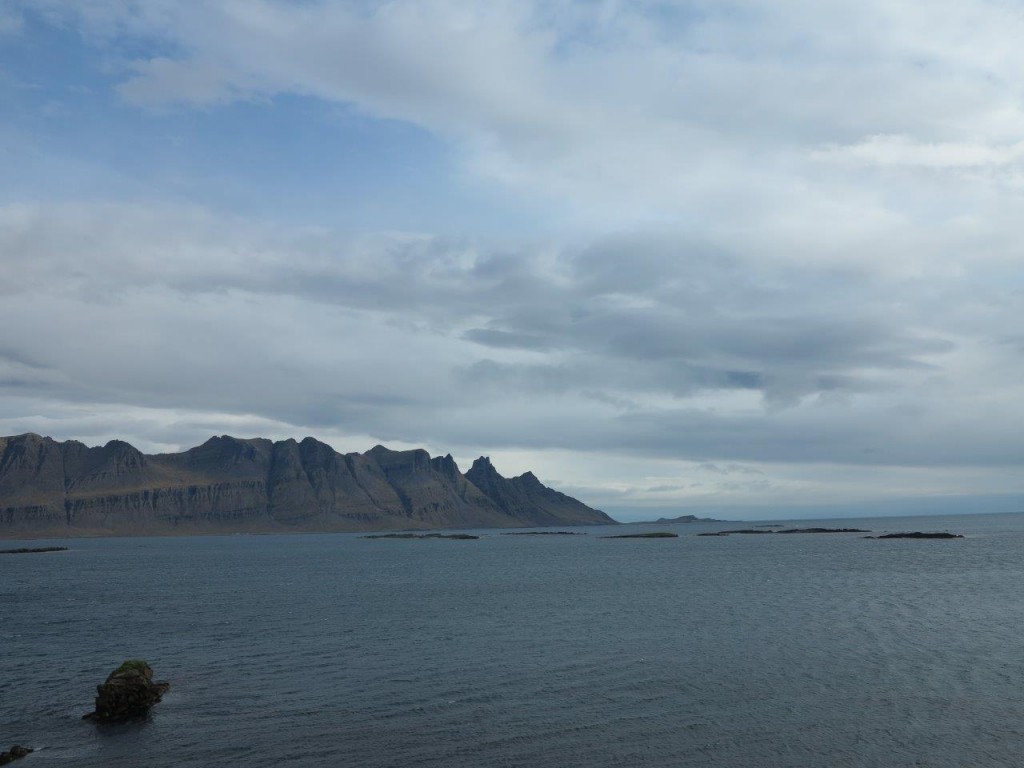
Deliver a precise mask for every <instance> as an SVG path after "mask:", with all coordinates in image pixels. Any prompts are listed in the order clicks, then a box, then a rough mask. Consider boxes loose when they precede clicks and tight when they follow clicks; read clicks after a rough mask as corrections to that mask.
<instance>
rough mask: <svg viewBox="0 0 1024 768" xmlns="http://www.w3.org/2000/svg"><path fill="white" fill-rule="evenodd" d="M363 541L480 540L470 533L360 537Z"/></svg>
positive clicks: (377, 534) (386, 534)
mask: <svg viewBox="0 0 1024 768" xmlns="http://www.w3.org/2000/svg"><path fill="white" fill-rule="evenodd" d="M359 538H361V539H455V540H456V541H468V540H470V539H479V538H480V537H479V536H473V535H471V534H469V533H375V534H373V535H372V536H360V537H359Z"/></svg>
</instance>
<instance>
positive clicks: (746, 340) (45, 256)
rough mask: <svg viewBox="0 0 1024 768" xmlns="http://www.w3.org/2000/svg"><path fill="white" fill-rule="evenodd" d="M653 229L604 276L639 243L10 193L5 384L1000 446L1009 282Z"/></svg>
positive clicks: (100, 397) (234, 408)
mask: <svg viewBox="0 0 1024 768" xmlns="http://www.w3.org/2000/svg"><path fill="white" fill-rule="evenodd" d="M660 242H661V243H662V245H661V247H662V248H663V250H664V253H666V254H667V253H672V254H673V259H667V258H666V259H664V260H659V259H656V258H654V257H650V259H649V262H648V264H647V266H646V267H645V266H644V264H643V263H641V264H640V265H639V266H638V274H637V275H634V276H632V277H629V276H627V277H626V278H625V279H623V280H621V281H618V283H616V282H614V281H613V280H611V279H610V273H609V275H608V277H607V278H606V276H605V275H606V270H607V269H608V267H607V264H608V263H609V262H610V261H613V260H614V253H615V252H619V253H621V254H622V258H623V259H626V257H627V255H628V253H630V252H632V251H638V252H644V253H647V254H648V255H650V254H651V253H655V252H656V251H657V249H655V248H653V247H649V245H648V244H647V240H646V238H645V237H637V238H633V239H631V238H629V237H627V236H620V237H618V238H615V239H613V240H611V241H608V242H592V243H590V244H584V245H582V246H572V245H564V244H563V245H560V246H557V247H553V246H552V245H551V244H550V243H549V244H539V245H537V246H529V247H527V246H524V247H523V249H522V250H521V251H520V252H517V253H514V254H510V253H509V252H508V251H507V249H506V248H504V247H503V248H501V249H497V250H496V249H494V248H492V247H490V246H488V245H487V243H485V242H469V241H459V242H457V241H451V240H449V239H446V238H435V237H426V236H409V235H393V236H392V235H378V236H373V237H371V236H366V235H360V236H346V235H341V234H336V233H332V232H330V231H328V230H302V229H299V230H288V229H286V228H283V227H275V226H270V225H258V224H254V223H251V222H246V221H244V220H231V219H224V218H219V217H214V216H213V215H211V214H210V213H208V212H206V211H202V210H199V209H192V208H186V209H182V208H169V209H160V208H153V207H147V206H139V205H113V204H93V205H87V204H79V205H69V206H25V205H22V206H12V207H9V208H5V209H0V252H2V253H5V254H18V255H17V257H11V256H8V257H7V258H6V259H5V260H4V262H3V266H4V272H5V280H4V283H3V285H4V291H5V299H4V302H3V305H2V307H0V322H2V323H3V325H4V327H5V329H6V331H7V338H8V339H9V341H8V342H7V347H6V348H5V349H4V350H3V360H4V361H5V362H4V364H3V365H4V366H5V368H4V370H5V371H6V376H5V378H4V379H3V386H4V391H5V392H6V393H8V394H11V395H18V396H24V387H25V386H27V385H31V387H32V391H33V393H34V395H35V396H36V397H38V398H44V399H48V400H51V401H54V402H63V403H78V404H88V403H97V404H102V403H107V404H114V403H125V404H128V405H130V406H132V407H136V408H178V409H182V410H183V411H190V412H201V411H204V410H209V411H216V412H220V413H236V414H240V415H241V414H250V415H253V416H256V417H259V418H262V419H267V420H271V421H274V422H276V423H287V424H294V425H319V426H322V427H324V428H328V429H336V430H345V431H351V432H352V433H358V434H366V435H376V436H380V437H381V438H387V439H397V440H402V441H405V442H410V443H414V442H417V441H424V442H431V443H432V444H441V445H451V446H452V447H455V446H460V445H461V446H466V445H474V446H485V447H486V446H487V445H496V447H500V446H502V445H504V446H506V447H508V448H514V447H519V448H534V449H547V448H559V449H565V450H583V451H595V450H596V451H612V450H618V451H624V452H628V453H633V454H636V455H649V456H664V457H669V456H675V457H685V458H689V459H692V460H694V461H704V460H713V461H715V462H720V461H721V462H726V463H728V462H732V461H792V462H829V461H831V462H846V463H852V464H866V465H868V464H906V465H951V464H977V463H981V462H987V463H991V464H997V463H1012V462H1014V461H1016V460H1017V458H1016V457H1017V454H1016V447H1015V446H1016V437H1015V435H1016V434H1017V430H1019V428H1020V426H1022V425H1021V424H1020V423H1019V421H1020V420H1019V418H1018V416H1017V415H1015V414H1019V410H1018V409H1016V408H1015V407H1013V402H1015V400H1014V398H1015V391H1016V381H1017V380H1018V377H1019V376H1020V374H1021V370H1020V367H1021V366H1020V363H1019V356H1017V355H1016V354H1015V353H1014V347H1013V346H1012V345H1010V344H1007V343H1005V338H1006V335H1005V329H1006V327H1010V326H1011V324H1012V322H1013V318H1014V317H1016V316H1017V314H1016V313H1017V312H1018V311H1019V309H1020V307H1019V302H1020V297H1019V294H1018V293H1017V292H1015V291H1014V290H1012V289H1008V288H1006V287H1005V286H999V285H998V284H996V283H995V282H994V280H993V282H992V284H990V285H987V286H985V287H984V288H980V287H979V286H978V285H973V286H970V287H969V288H964V287H963V286H961V285H959V284H958V283H957V282H956V281H949V282H947V283H942V284H940V283H937V282H935V281H930V282H928V283H927V284H924V285H915V284H913V283H907V282H899V281H896V282H887V281H882V280H879V279H878V278H877V277H865V276H862V277H861V278H860V279H859V280H854V279H851V276H850V275H849V274H843V273H835V272H833V271H832V270H830V269H827V268H826V269H818V270H814V269H810V268H804V269H803V270H800V271H793V272H792V273H787V272H780V271H779V269H778V268H773V269H771V270H768V271H766V270H765V269H764V268H763V267H762V266H760V265H759V264H758V263H757V262H756V260H755V261H751V260H750V259H744V258H742V257H740V256H724V255H720V256H719V257H717V258H715V259H707V258H705V257H704V253H703V252H702V251H701V249H699V248H698V249H694V246H693V244H692V243H691V242H689V241H688V240H686V239H685V238H684V239H682V240H680V242H679V243H678V246H677V249H672V248H671V247H670V246H671V243H670V242H669V241H668V240H666V239H665V238H662V240H661V241H660ZM693 254H696V255H693ZM647 272H650V277H648V275H647ZM655 274H657V275H659V276H660V279H658V280H655V279H653V276H654V275H655ZM977 277H978V279H979V280H980V279H982V276H981V275H978V276H977ZM936 293H938V294H940V295H939V298H938V299H937V300H936V299H934V298H933V297H934V295H935V294H936ZM944 305H948V309H947V311H942V306H944ZM979 386H980V387H982V388H983V391H984V392H986V398H985V399H984V400H979V399H978V398H977V392H978V387H979ZM1004 408H1005V409H1006V410H1005V411H1004V410H1003V409H1004Z"/></svg>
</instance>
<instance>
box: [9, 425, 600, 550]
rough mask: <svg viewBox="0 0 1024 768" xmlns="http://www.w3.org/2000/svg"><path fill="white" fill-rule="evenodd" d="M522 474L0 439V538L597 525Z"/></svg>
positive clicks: (408, 455) (294, 448) (222, 447)
mask: <svg viewBox="0 0 1024 768" xmlns="http://www.w3.org/2000/svg"><path fill="white" fill-rule="evenodd" d="M613 522H614V521H613V520H612V519H611V518H609V517H608V516H607V515H605V514H604V513H603V512H600V511H598V510H596V509H591V508H590V507H588V506H586V505H585V504H583V503H582V502H579V501H577V500H576V499H573V498H570V497H569V496H566V495H564V494H561V493H558V492H557V491H554V490H552V489H550V488H547V487H545V486H544V485H542V484H541V483H540V481H539V480H537V478H536V477H534V476H533V474H532V473H527V474H525V475H522V476H520V477H516V478H512V479H506V478H504V477H502V476H501V475H499V474H498V473H497V471H496V470H495V469H494V467H493V466H491V463H490V461H489V460H488V459H485V458H480V459H478V460H477V461H476V462H475V463H474V464H473V468H472V469H471V470H470V471H469V472H468V473H467V474H465V475H463V474H462V473H461V472H460V471H459V468H458V466H457V465H456V464H455V461H454V460H453V459H452V457H451V456H450V455H449V456H444V457H437V458H431V457H430V455H429V454H428V453H427V452H426V451H423V450H415V451H391V450H388V449H387V448H385V447H383V446H379V445H378V446H377V447H375V448H373V449H371V450H369V451H367V452H366V453H362V454H360V453H349V454H340V453H338V452H337V451H335V450H334V449H333V448H331V447H330V446H329V445H326V444H325V443H321V442H319V441H317V440H314V439H313V438H311V437H307V438H306V439H305V440H303V441H302V442H296V441H295V440H283V441H280V442H276V443H275V442H272V441H270V440H265V439H261V438H260V439H254V440H240V439H237V438H234V437H228V436H226V435H225V436H222V437H212V438H210V439H209V440H207V441H206V442H205V443H203V444H202V445H200V446H197V447H195V448H192V449H190V450H188V451H185V452H184V453H172V454H158V455H155V456H147V455H145V454H142V453H140V452H139V451H138V450H136V449H135V448H133V447H132V446H131V445H129V444H128V443H125V442H121V441H118V440H114V441H111V442H109V443H107V444H106V445H105V446H103V447H96V448H89V447H87V446H85V445H83V444H82V443H79V442H76V441H73V440H72V441H68V442H65V443H61V442H57V441H55V440H52V439H50V438H48V437H40V436H39V435H34V434H27V435H18V436H15V437H0V535H3V534H5V533H6V534H17V535H61V536H69V535H78V534H158V533H174V532H179V533H189V532H222V533H226V532H256V531H289V530H302V531H361V530H377V529H386V528H469V527H473V528H489V527H514V526H543V525H573V524H577V525H587V524H608V523H613Z"/></svg>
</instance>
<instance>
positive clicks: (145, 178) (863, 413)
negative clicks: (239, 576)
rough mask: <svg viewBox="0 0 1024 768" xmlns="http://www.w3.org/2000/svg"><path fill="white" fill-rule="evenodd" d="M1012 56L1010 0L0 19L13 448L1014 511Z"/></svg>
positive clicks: (659, 494)
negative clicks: (173, 453) (288, 456)
mask: <svg viewBox="0 0 1024 768" xmlns="http://www.w3.org/2000/svg"><path fill="white" fill-rule="evenodd" d="M1021 39H1024V14H1022V13H1021V12H1020V11H1019V10H1016V9H1015V6H1014V5H1013V4H1007V3H996V2H957V3H952V2H950V3H945V2H940V3H933V4H929V5H928V6H927V7H924V6H915V5H912V4H903V3H891V2H885V3H883V2H873V1H872V0H868V1H867V2H857V3H852V2H850V3H846V2H840V3H829V4H822V3H811V2H801V1H799V0H784V1H783V2H777V3H771V4H764V3H754V2H716V3H704V2H690V3H684V2H679V3H662V2H640V3H636V2H633V3H621V4H620V3H616V2H605V3H582V2H581V3H575V2H554V3H551V2H545V3H539V2H538V3H531V2H526V1H525V0H517V1H516V2H501V1H500V0H498V1H497V2H491V3H486V4H484V3H477V2H472V3H471V2H455V1H454V0H450V1H447V2H446V1H442V0H433V1H424V2H405V1H402V0H397V1H395V2H388V3H376V2H351V3H324V2H312V1H311V2H299V3H296V2H283V1H282V2H272V1H271V0H246V2H240V1H238V2H231V1H229V0H222V1H221V2H204V3H180V2H170V1H167V2H164V1H163V0H149V1H148V2H132V1H130V0H121V1H117V0H92V1H91V2H73V3H72V2H57V0H34V2H32V3H27V2H26V3H22V2H19V1H17V0H15V1H14V2H11V1H9V0H8V1H7V2H2V0H0V118H2V122H0V179H7V181H2V180H0V328H3V334H2V335H0V433H3V434H10V433H16V432H24V431H34V432H40V433H44V434H50V435H53V436H54V437H58V438H61V439H66V438H76V439H81V440H84V441H85V442H89V443H96V442H102V441H104V440H106V439H109V438H112V437H120V438H123V439H127V440H129V441H131V442H133V443H134V444H136V445H138V446H139V447H140V448H142V449H144V450H177V449H179V448H183V447H188V446H190V445H192V444H195V443H197V442H200V441H202V440H203V439H205V438H206V437H208V436H209V435H210V434H213V433H225V432H226V433H230V434H237V435H240V436H253V435H265V436H269V437H291V436H295V437H302V436H304V435H306V434H313V435H315V436H317V437H320V438H321V439H325V440H327V441H329V442H331V443H332V444H334V445H335V446H336V447H338V448H339V449H342V450H365V449H366V448H368V447H370V445H372V444H373V443H375V442H385V443H387V444H389V445H392V446H394V447H406V446H413V445H416V446H424V447H427V448H428V450H431V451H432V452H441V453H444V452H448V451H451V452H452V453H453V454H455V456H456V458H457V459H458V460H459V461H460V463H462V464H463V465H465V463H466V462H467V461H471V460H472V458H473V457H474V456H475V455H478V454H480V453H487V454H490V455H491V456H492V457H493V458H494V459H495V463H496V465H497V466H498V469H499V470H500V471H503V472H504V473H506V474H513V473H518V472H521V471H525V470H526V469H533V470H534V471H535V472H537V474H538V475H539V476H540V477H541V479H542V480H544V481H546V482H549V483H553V484H557V485H558V486H559V487H561V488H562V489H564V490H567V491H568V492H571V493H575V494H577V495H579V496H580V497H581V498H583V499H584V500H585V501H587V502H588V503H591V504H593V505H596V506H602V507H604V508H606V509H609V510H610V511H612V512H613V514H615V513H618V514H620V516H622V517H630V516H645V512H644V510H645V508H650V509H652V510H653V509H657V510H659V511H664V510H669V509H674V508H679V510H680V511H690V510H692V509H699V510H702V511H711V512H713V511H714V509H715V508H718V509H723V508H729V509H733V508H736V507H740V506H743V505H748V504H754V505H765V506H768V507H771V508H772V509H773V510H775V511H776V512H777V511H778V510H779V509H796V508H799V509H800V510H801V511H800V514H819V513H826V512H827V511H828V506H829V505H846V506H843V507H842V508H843V509H844V510H850V509H855V508H858V507H857V506H856V505H858V504H862V505H864V506H863V509H864V510H865V511H871V510H872V509H880V508H881V507H880V506H878V503H879V502H880V501H882V500H887V501H886V503H890V504H891V503H893V502H894V500H896V501H898V500H901V499H912V498H920V497H932V498H935V499H936V503H937V504H940V503H941V504H942V505H943V506H942V508H943V509H944V510H946V511H948V510H949V509H952V508H958V507H957V504H959V505H960V507H959V508H963V509H968V508H970V509H976V510H977V511H984V509H985V508H986V507H985V506H984V505H982V506H981V507H980V508H979V506H978V500H977V498H976V497H980V496H985V495H991V494H996V495H1004V496H1006V497H1007V498H1010V499H1017V498H1019V497H1020V496H1021V494H1022V493H1024V474H1022V472H1021V468H1022V467H1021V465H1022V449H1021V437H1020V436H1021V434H1022V433H1024V404H1022V399H1021V397H1020V391H1021V386H1020V382H1021V381H1022V380H1024V329H1022V324H1021V318H1022V317H1024V311H1022V310H1024V307H1022V304H1024V302H1022V286H1024V280H1022V277H1024V273H1022V266H1024V254H1022V252H1021V236H1020V222H1021V221H1024V205H1022V203H1024V196H1022V192H1024V93H1022V91H1024V84H1022V81H1021V79H1020V77H1019V74H1020V72H1022V71H1024V53H1022V52H1021V47H1020V45H1019V41H1020V40H1021ZM940 499H941V501H940ZM957 499H959V500H961V501H960V502H957V501H956V500H957ZM1014 503H1016V502H1012V503H1011V505H1010V506H1011V508H1012V506H1013V504H1014ZM872 504H874V505H875V506H874V507H873V506H872ZM794 505H795V506H794ZM851 505H852V506H851ZM683 508H686V509H685V510H684V509H683ZM837 508H838V507H837ZM893 508H894V509H895V507H893ZM990 508H992V509H996V508H998V509H999V511H1003V510H1004V509H1006V508H1007V507H1006V504H1005V503H1002V502H1000V503H999V504H994V503H993V504H992V505H990ZM773 513H774V512H773ZM757 514H758V513H757V511H756V510H754V511H749V512H748V513H747V514H746V516H756V515H757ZM765 514H767V513H765Z"/></svg>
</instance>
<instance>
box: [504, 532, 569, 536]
mask: <svg viewBox="0 0 1024 768" xmlns="http://www.w3.org/2000/svg"><path fill="white" fill-rule="evenodd" d="M501 535H502V536H586V535H587V534H586V533H585V532H583V531H508V532H507V533H503V534H501Z"/></svg>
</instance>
